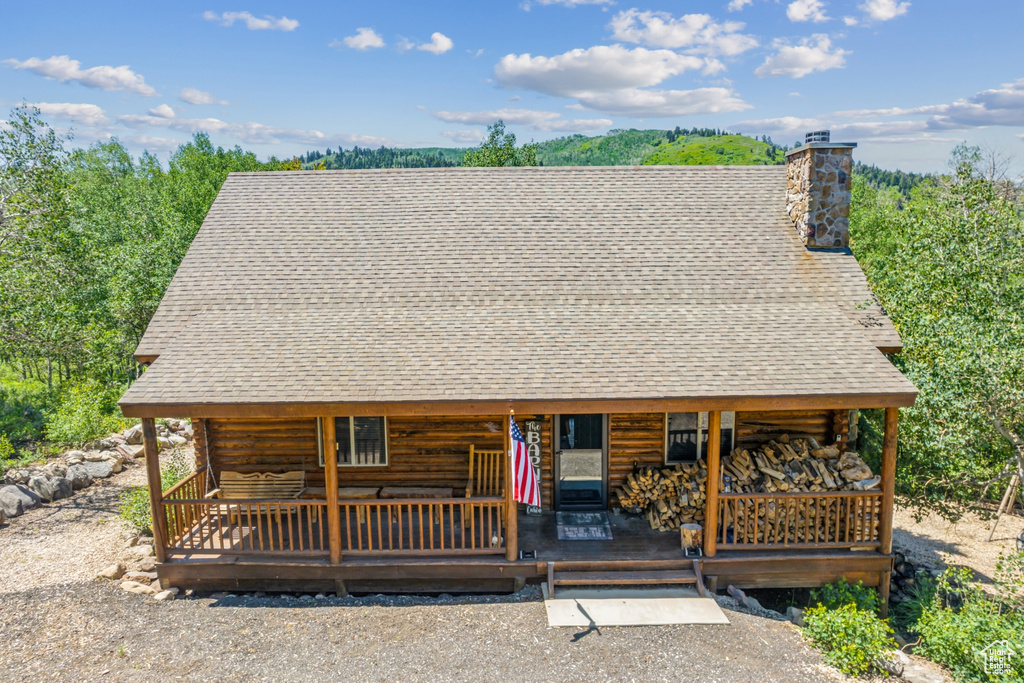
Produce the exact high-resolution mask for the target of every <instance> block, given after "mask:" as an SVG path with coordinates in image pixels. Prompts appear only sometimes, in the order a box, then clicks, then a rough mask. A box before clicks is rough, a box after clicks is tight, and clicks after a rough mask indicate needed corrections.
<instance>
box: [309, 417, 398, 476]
mask: <svg viewBox="0 0 1024 683" xmlns="http://www.w3.org/2000/svg"><path fill="white" fill-rule="evenodd" d="M334 430H335V439H336V441H337V443H338V467H385V466H386V465H387V464H388V422H387V418H383V417H336V418H334ZM323 435H324V431H323V420H322V418H317V450H318V451H319V452H320V467H323V466H324V436H323Z"/></svg>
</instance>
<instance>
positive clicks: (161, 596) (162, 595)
mask: <svg viewBox="0 0 1024 683" xmlns="http://www.w3.org/2000/svg"><path fill="white" fill-rule="evenodd" d="M153 599H154V600H159V601H160V602H164V601H166V600H173V599H174V593H172V592H171V591H169V590H168V591H160V592H159V593H157V594H156V595H154V596H153Z"/></svg>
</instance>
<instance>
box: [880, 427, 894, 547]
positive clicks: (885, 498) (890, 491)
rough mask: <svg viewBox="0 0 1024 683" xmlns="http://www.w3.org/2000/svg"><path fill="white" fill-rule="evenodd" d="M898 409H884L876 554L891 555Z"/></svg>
mask: <svg viewBox="0 0 1024 683" xmlns="http://www.w3.org/2000/svg"><path fill="white" fill-rule="evenodd" d="M898 417H899V409H898V408H886V409H885V435H884V436H883V438H882V471H881V472H880V473H879V474H880V476H881V477H882V513H881V519H880V520H879V529H878V540H879V541H880V542H881V545H880V546H879V548H878V552H880V553H882V554H883V555H890V554H892V515H893V501H894V497H895V490H896V431H897V420H898Z"/></svg>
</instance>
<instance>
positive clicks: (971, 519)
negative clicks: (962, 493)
mask: <svg viewBox="0 0 1024 683" xmlns="http://www.w3.org/2000/svg"><path fill="white" fill-rule="evenodd" d="M991 528H992V522H991V521H984V520H982V519H981V518H980V517H979V516H978V515H977V514H976V513H973V512H969V513H967V514H966V515H964V517H963V518H962V519H961V520H960V521H959V522H957V523H955V524H951V523H950V522H948V521H946V520H944V519H942V518H941V517H939V516H938V515H936V514H930V515H927V516H925V517H924V518H923V519H922V520H921V521H920V522H916V521H914V516H913V514H912V511H910V510H908V509H905V508H899V507H897V508H896V513H895V515H894V518H893V531H892V544H893V548H894V549H895V550H898V551H900V552H902V553H904V554H905V555H906V556H907V557H909V558H910V561H911V562H913V563H914V564H918V565H922V566H923V567H927V568H929V569H943V568H945V567H947V566H950V565H959V566H965V567H970V568H971V569H973V570H974V572H975V573H976V574H977V576H978V578H979V579H980V580H982V581H983V582H986V583H987V582H991V580H992V576H993V575H994V574H995V570H996V562H997V561H998V560H999V555H1000V554H1003V555H1008V554H1010V553H1014V552H1016V551H1017V545H1016V543H1017V534H1019V533H1020V531H1021V528H1024V518H1021V517H1018V516H1011V515H1004V516H1003V518H1002V520H1000V522H999V526H997V527H996V533H995V535H994V536H993V537H992V541H991V542H989V541H986V539H987V538H988V534H989V530H990V529H991Z"/></svg>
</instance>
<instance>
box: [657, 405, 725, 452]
mask: <svg viewBox="0 0 1024 683" xmlns="http://www.w3.org/2000/svg"><path fill="white" fill-rule="evenodd" d="M735 432H736V413H734V412H724V411H723V412H722V445H721V451H720V453H723V454H725V453H730V452H731V451H732V449H733V443H734V442H735ZM707 446H708V414H707V413H668V414H667V415H666V416H665V462H666V463H668V464H674V463H686V462H695V461H696V460H697V459H698V458H704V457H707Z"/></svg>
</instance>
